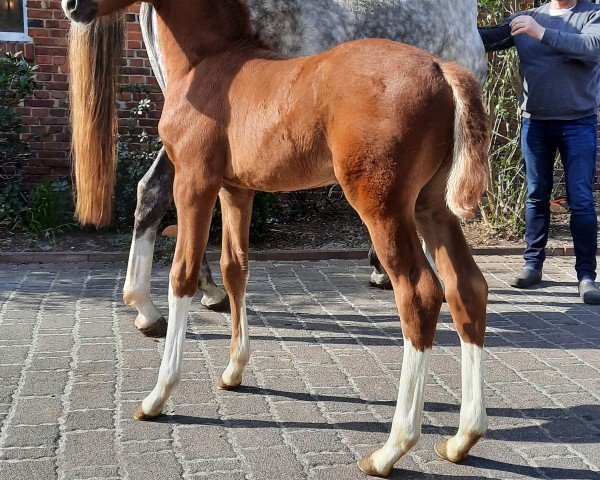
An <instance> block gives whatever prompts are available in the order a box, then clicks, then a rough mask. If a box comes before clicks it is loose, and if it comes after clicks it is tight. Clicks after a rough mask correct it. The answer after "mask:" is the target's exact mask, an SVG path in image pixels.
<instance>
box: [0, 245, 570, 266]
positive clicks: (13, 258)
mask: <svg viewBox="0 0 600 480" xmlns="http://www.w3.org/2000/svg"><path fill="white" fill-rule="evenodd" d="M523 249H524V247H479V248H473V249H472V251H473V254H474V255H483V256H490V255H522V254H523ZM367 252H368V250H366V249H364V248H348V249H344V250H264V251H251V252H250V253H249V254H248V258H249V259H250V260H255V261H267V260H275V261H319V260H364V259H366V258H367ZM546 254H547V255H548V256H552V257H570V256H573V255H575V252H574V249H573V247H553V248H547V249H546ZM206 256H207V258H208V260H211V261H214V260H218V259H219V256H220V252H219V251H208V252H206ZM128 257H129V254H128V253H125V252H5V253H0V264H13V265H20V264H28V263H92V262H94V263H125V262H127V258H128Z"/></svg>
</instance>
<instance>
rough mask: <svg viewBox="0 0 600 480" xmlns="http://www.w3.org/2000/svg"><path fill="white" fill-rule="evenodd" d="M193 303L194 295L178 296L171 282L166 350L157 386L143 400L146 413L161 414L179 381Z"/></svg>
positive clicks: (143, 409)
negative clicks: (188, 319) (184, 343)
mask: <svg viewBox="0 0 600 480" xmlns="http://www.w3.org/2000/svg"><path fill="white" fill-rule="evenodd" d="M191 303H192V297H176V296H175V294H174V293H173V288H172V286H171V284H170V283H169V322H168V327H167V339H166V341H165V352H164V355H163V358H162V362H161V364H160V371H159V373H158V381H157V382H156V386H155V387H154V390H152V392H151V393H150V395H148V396H147V397H146V398H145V399H144V401H143V402H142V411H143V413H144V414H146V415H149V416H152V417H155V416H158V415H160V413H161V412H162V409H163V406H164V404H165V402H166V401H167V398H169V395H170V394H171V391H172V390H173V388H174V387H175V385H177V382H179V377H180V374H181V357H182V354H183V341H184V340H185V332H186V326H187V318H188V313H189V310H190V305H191Z"/></svg>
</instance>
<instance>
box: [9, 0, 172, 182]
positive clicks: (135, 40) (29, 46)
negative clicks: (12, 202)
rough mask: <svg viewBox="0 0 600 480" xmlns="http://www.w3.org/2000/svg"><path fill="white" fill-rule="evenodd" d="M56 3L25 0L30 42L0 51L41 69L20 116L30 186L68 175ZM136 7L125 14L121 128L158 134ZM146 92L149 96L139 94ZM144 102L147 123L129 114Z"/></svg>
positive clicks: (63, 64) (64, 74)
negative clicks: (148, 106) (147, 102)
mask: <svg viewBox="0 0 600 480" xmlns="http://www.w3.org/2000/svg"><path fill="white" fill-rule="evenodd" d="M60 3H61V2H60V0H28V2H27V18H28V27H29V35H30V36H31V37H32V41H31V42H26V43H23V42H2V41H0V50H4V51H6V50H8V51H12V52H15V51H21V52H23V56H24V57H25V58H26V60H27V61H28V62H30V63H34V64H37V65H39V69H38V72H37V80H38V82H39V88H38V89H37V90H36V92H35V96H34V98H32V99H29V100H26V101H25V102H24V105H23V108H22V109H21V114H22V117H23V124H24V125H25V127H26V129H27V133H26V134H25V137H26V138H28V139H29V142H28V143H29V145H30V148H31V153H32V155H31V158H30V159H28V160H27V161H26V162H25V163H24V165H23V174H24V179H25V182H26V183H27V184H32V183H35V182H36V181H38V180H39V179H41V178H42V177H44V178H47V177H56V176H61V175H69V174H70V169H71V166H70V158H69V148H70V143H69V141H70V128H69V124H68V123H69V120H68V115H69V112H68V99H67V92H68V81H69V78H68V77H69V66H68V62H67V33H68V30H69V21H68V20H67V19H66V18H65V16H64V14H63V12H62V9H61V6H60ZM138 9H139V6H134V7H132V8H131V9H130V11H129V13H128V14H127V15H126V20H127V27H126V31H127V42H126V50H125V56H124V57H125V58H124V60H123V69H122V76H121V79H120V83H121V93H120V95H119V112H120V113H119V115H120V120H119V125H120V128H121V130H124V129H125V128H126V127H129V129H132V130H133V131H136V130H141V129H142V128H145V129H146V130H147V131H148V133H151V134H156V126H157V123H158V118H159V115H160V107H161V104H162V96H161V94H160V89H159V87H158V84H157V83H156V80H155V78H154V76H153V75H152V70H151V67H150V62H149V61H148V58H147V55H146V50H145V49H144V47H143V42H142V34H141V31H140V27H139V23H138ZM140 90H146V91H147V92H148V93H141V92H140ZM142 98H149V99H150V101H151V105H152V111H151V113H150V118H142V119H140V118H136V116H135V115H133V114H131V113H130V112H131V109H132V108H133V107H134V106H135V105H136V104H137V102H138V101H139V100H140V99H142Z"/></svg>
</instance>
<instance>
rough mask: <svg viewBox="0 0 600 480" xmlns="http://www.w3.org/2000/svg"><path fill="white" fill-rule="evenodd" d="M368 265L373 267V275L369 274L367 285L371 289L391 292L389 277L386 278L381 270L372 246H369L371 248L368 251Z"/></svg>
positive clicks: (385, 274)
mask: <svg viewBox="0 0 600 480" xmlns="http://www.w3.org/2000/svg"><path fill="white" fill-rule="evenodd" d="M369 264H370V265H371V266H372V267H373V273H371V278H370V279H369V285H371V286H372V287H376V288H381V289H383V290H391V289H392V282H391V280H390V277H388V274H387V272H386V271H385V269H384V268H383V265H381V262H380V261H379V258H378V257H377V253H375V249H374V248H373V245H371V248H370V249H369Z"/></svg>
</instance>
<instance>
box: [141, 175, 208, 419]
mask: <svg viewBox="0 0 600 480" xmlns="http://www.w3.org/2000/svg"><path fill="white" fill-rule="evenodd" d="M218 192H219V184H218V182H217V180H214V179H213V180H212V181H209V180H208V179H202V180H199V179H197V178H195V177H194V176H193V175H191V172H185V173H184V174H183V175H182V176H181V178H180V177H176V178H175V185H174V196H175V204H176V206H177V212H178V215H179V235H178V237H177V246H176V248H175V256H174V258H173V266H172V267H171V274H170V278H169V282H170V283H169V323H168V327H167V339H166V342H165V350H164V355H163V358H162V362H161V364H160V371H159V374H158V381H157V383H156V386H155V387H154V389H153V390H152V392H151V393H150V395H148V396H147V397H146V398H145V399H144V401H143V402H142V404H141V405H140V406H139V407H138V409H137V410H136V411H135V414H134V418H136V419H138V420H149V419H151V418H154V417H157V416H158V415H160V414H161V413H162V410H163V407H164V404H165V402H166V401H167V399H168V398H169V395H170V394H171V391H172V390H173V388H175V386H176V385H177V383H178V382H179V378H180V375H181V358H182V354H183V342H184V340H185V332H186V325H187V316H188V312H189V308H190V304H191V303H192V297H193V296H194V294H195V293H196V289H197V286H198V274H199V272H200V264H201V259H202V256H203V254H204V248H205V247H206V242H207V240H208V231H209V227H210V220H211V215H212V209H213V207H214V204H215V201H216V198H217V194H218Z"/></svg>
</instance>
